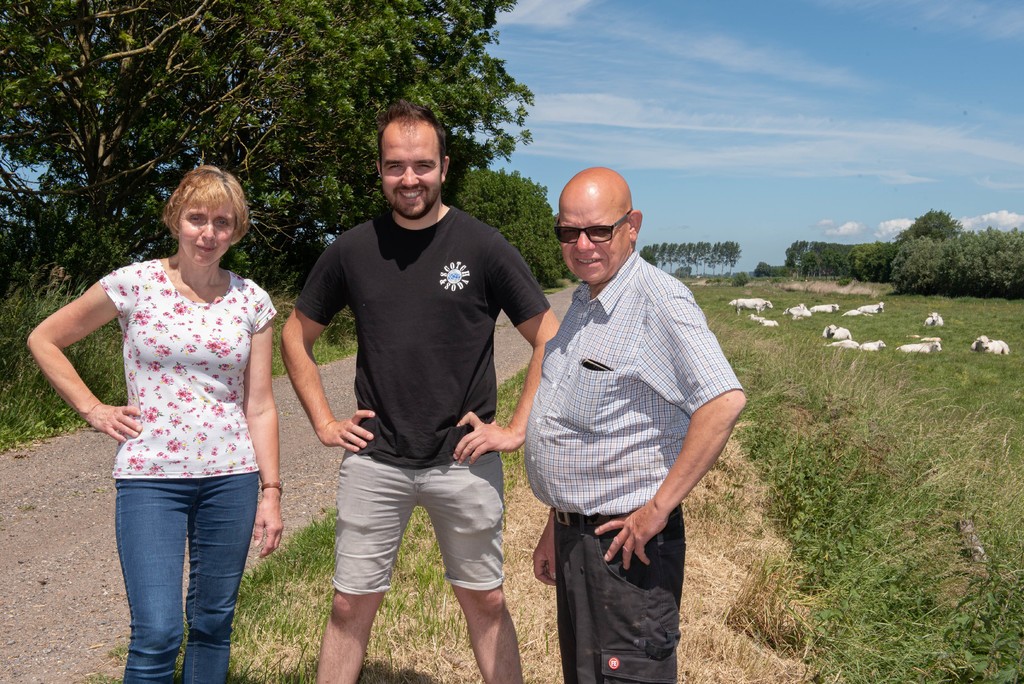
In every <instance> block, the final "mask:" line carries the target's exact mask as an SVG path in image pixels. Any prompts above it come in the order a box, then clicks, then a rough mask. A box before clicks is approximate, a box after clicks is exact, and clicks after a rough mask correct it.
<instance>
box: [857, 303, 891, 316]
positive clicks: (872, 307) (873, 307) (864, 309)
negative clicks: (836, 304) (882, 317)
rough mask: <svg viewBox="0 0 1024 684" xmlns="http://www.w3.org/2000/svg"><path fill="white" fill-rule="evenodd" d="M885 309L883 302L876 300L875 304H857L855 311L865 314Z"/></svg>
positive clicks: (876, 312)
mask: <svg viewBox="0 0 1024 684" xmlns="http://www.w3.org/2000/svg"><path fill="white" fill-rule="evenodd" d="M884 309H885V302H878V303H877V304H865V305H864V306H858V307H857V311H860V312H861V313H866V314H878V313H882V311H883V310H884Z"/></svg>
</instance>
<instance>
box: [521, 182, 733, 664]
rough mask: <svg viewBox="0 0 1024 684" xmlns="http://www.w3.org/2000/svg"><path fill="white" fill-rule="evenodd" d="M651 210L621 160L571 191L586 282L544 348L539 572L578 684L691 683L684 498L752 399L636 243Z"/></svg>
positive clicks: (578, 263) (533, 440)
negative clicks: (684, 655) (618, 168)
mask: <svg viewBox="0 0 1024 684" xmlns="http://www.w3.org/2000/svg"><path fill="white" fill-rule="evenodd" d="M642 220H643V216H642V214H641V213H640V211H638V210H636V209H634V208H633V204H632V197H631V193H630V190H629V186H628V184H627V183H626V181H625V179H623V178H622V176H620V175H619V174H618V173H616V172H615V171H612V170H611V169H606V168H591V169H587V170H585V171H581V172H580V173H578V174H577V175H576V176H574V177H573V178H572V179H571V180H570V181H569V183H568V184H567V185H566V186H565V189H564V190H563V191H562V195H561V197H560V198H559V202H558V222H557V225H556V226H555V231H556V234H557V235H558V238H559V240H560V241H561V243H562V256H563V258H564V259H565V263H566V264H567V265H568V266H569V268H570V270H572V272H573V273H575V274H576V275H577V276H578V277H579V278H580V280H581V281H583V282H582V283H581V284H580V286H579V288H578V289H577V291H576V293H575V294H574V296H573V301H572V304H571V306H570V307H569V310H568V312H566V315H565V319H564V320H563V321H562V324H561V327H560V329H559V331H558V334H557V335H556V336H555V337H554V338H553V339H552V340H551V341H549V342H548V344H547V347H546V349H545V354H544V368H543V374H542V378H541V384H540V387H539V388H538V390H537V395H536V398H535V399H534V403H533V409H532V411H531V413H530V420H529V423H528V426H527V433H526V472H527V475H528V476H529V480H530V485H531V487H532V488H533V491H534V493H535V494H536V496H537V497H538V498H539V499H540V500H541V501H543V502H544V503H546V504H547V505H549V506H550V507H551V512H550V515H549V516H548V523H547V526H546V527H545V529H544V532H543V534H542V535H541V538H540V541H539V542H538V544H537V549H536V551H534V561H533V562H534V574H535V575H536V576H537V578H538V579H539V580H540V581H542V582H545V583H547V584H551V585H554V586H555V587H556V591H557V597H558V636H559V644H560V649H561V654H562V672H563V677H564V679H565V681H566V682H567V683H569V682H571V683H576V682H582V683H590V682H606V681H607V682H674V681H676V670H677V665H676V656H675V654H676V644H677V643H678V641H679V604H680V597H681V594H682V587H683V563H684V559H685V555H686V538H685V531H684V527H683V516H682V506H681V504H682V501H683V499H684V498H685V497H686V495H687V494H689V492H690V491H691V490H692V489H693V487H694V486H695V485H696V484H697V482H699V481H700V479H701V478H702V477H703V476H704V474H705V473H706V472H707V471H708V470H709V469H710V468H711V466H712V465H713V464H714V463H715V461H716V460H717V458H718V456H719V454H720V453H721V451H722V449H723V448H724V447H725V444H726V442H727V441H728V439H729V435H730V434H731V433H732V429H733V426H734V425H735V424H736V420H737V419H738V417H739V415H740V412H741V411H742V410H743V407H744V405H745V403H746V397H745V395H744V393H743V390H742V388H741V387H740V384H739V381H738V380H737V379H736V375H735V373H733V371H732V368H731V367H730V366H729V363H728V361H726V359H725V356H724V355H723V353H722V349H721V347H720V346H719V344H718V341H717V339H716V338H715V336H714V335H713V334H712V333H711V331H710V330H709V329H708V327H707V321H706V320H705V317H704V314H703V312H702V311H701V310H700V308H699V307H698V306H697V304H696V303H695V302H694V299H693V295H692V293H691V292H690V291H689V290H688V289H687V288H686V287H685V286H684V285H683V284H682V283H680V282H679V281H678V280H676V279H675V278H673V277H671V276H669V275H668V274H666V273H665V272H663V271H661V270H660V269H657V268H655V267H653V266H651V265H650V264H648V263H647V262H645V261H644V260H642V259H641V258H640V256H639V255H638V254H637V253H636V240H637V234H638V233H639V231H640V224H641V222H642Z"/></svg>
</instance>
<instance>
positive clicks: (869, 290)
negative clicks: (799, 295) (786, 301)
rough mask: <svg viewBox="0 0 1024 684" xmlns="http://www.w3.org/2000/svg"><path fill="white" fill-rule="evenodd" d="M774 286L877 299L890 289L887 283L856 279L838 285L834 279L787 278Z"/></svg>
mask: <svg viewBox="0 0 1024 684" xmlns="http://www.w3.org/2000/svg"><path fill="white" fill-rule="evenodd" d="M775 287H777V288H778V289H780V290H782V291H784V292H809V293H811V294H816V295H828V294H841V295H864V296H867V297H871V298H872V299H878V298H879V297H881V296H882V295H885V294H887V293H888V292H890V291H891V290H892V288H891V287H890V286H889V285H885V284H881V283H860V282H857V281H856V280H851V281H850V282H849V283H847V284H846V285H840V284H839V283H837V282H836V281H834V280H787V281H784V282H781V283H779V284H778V285H776V286H775Z"/></svg>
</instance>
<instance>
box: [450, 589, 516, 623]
mask: <svg viewBox="0 0 1024 684" xmlns="http://www.w3.org/2000/svg"><path fill="white" fill-rule="evenodd" d="M456 594H457V595H459V598H460V603H461V604H462V606H463V609H464V610H465V611H466V612H467V613H473V614H475V615H478V616H480V617H484V618H490V619H499V618H501V617H503V616H504V615H505V614H506V613H507V612H508V606H507V605H506V603H505V592H504V590H503V589H502V588H501V587H498V588H497V589H488V590H485V591H477V590H472V589H461V590H456Z"/></svg>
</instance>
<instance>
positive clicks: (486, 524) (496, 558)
mask: <svg viewBox="0 0 1024 684" xmlns="http://www.w3.org/2000/svg"><path fill="white" fill-rule="evenodd" d="M503 491H504V475H503V473H502V464H501V458H500V456H499V455H498V454H496V453H491V454H486V455H484V456H482V457H481V458H480V459H479V460H478V461H477V462H476V463H474V464H473V465H472V466H469V465H465V464H458V463H455V462H452V464H451V465H445V466H438V467H435V468H423V469H413V468H398V467H396V466H393V465H388V464H384V463H378V462H377V461H374V460H373V459H372V458H370V457H369V456H359V455H353V454H347V455H346V456H345V459H344V460H343V461H342V463H341V468H340V470H339V473H338V498H337V505H338V518H337V522H336V524H335V533H334V588H335V589H337V590H338V591H340V592H342V593H346V594H374V593H380V592H385V591H387V590H388V589H390V588H391V571H392V569H393V568H394V565H395V559H396V558H397V557H398V547H399V545H400V544H401V542H402V536H403V535H404V534H405V528H406V525H407V524H408V523H409V517H410V516H411V515H412V511H413V508H415V507H416V506H417V505H419V506H422V507H423V508H424V509H425V510H426V511H427V514H428V515H429V516H430V521H431V523H432V524H433V527H434V533H435V534H436V535H437V543H438V546H439V547H440V549H441V557H442V558H443V559H444V568H445V579H447V580H448V582H450V583H451V584H453V585H455V586H458V587H464V588H466V589H475V590H479V591H486V590H489V589H495V588H497V587H500V586H501V584H502V582H503V581H504V574H503V569H502V565H503V562H504V558H503V556H502V550H501V528H502V517H503V514H504V498H503Z"/></svg>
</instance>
